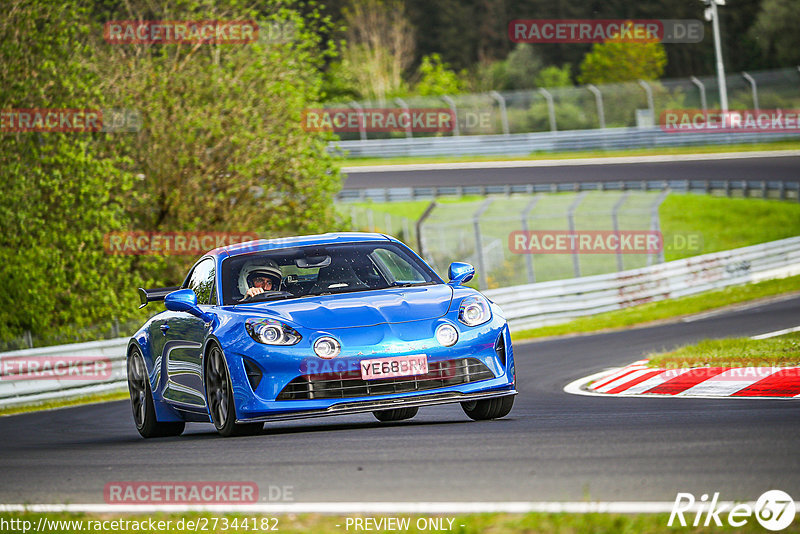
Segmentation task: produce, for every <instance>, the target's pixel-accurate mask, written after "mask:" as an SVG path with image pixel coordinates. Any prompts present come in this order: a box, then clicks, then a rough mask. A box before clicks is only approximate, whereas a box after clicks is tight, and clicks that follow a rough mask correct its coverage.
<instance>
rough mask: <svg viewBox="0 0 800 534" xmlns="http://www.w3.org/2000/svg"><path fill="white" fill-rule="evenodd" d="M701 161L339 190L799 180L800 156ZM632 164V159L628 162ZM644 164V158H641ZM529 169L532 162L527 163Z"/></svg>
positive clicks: (428, 178) (371, 176)
mask: <svg viewBox="0 0 800 534" xmlns="http://www.w3.org/2000/svg"><path fill="white" fill-rule="evenodd" d="M742 156H743V157H741V158H733V159H701V160H695V161H659V162H652V161H638V162H632V163H603V164H596V165H578V164H575V163H570V161H569V160H563V162H561V161H560V162H558V164H556V165H547V166H530V167H526V166H522V167H503V166H500V165H498V167H497V168H479V169H460V168H458V169H447V168H441V169H428V170H389V171H387V170H382V171H363V170H361V171H359V172H353V173H351V174H349V175H347V178H346V180H345V182H344V185H343V187H344V188H345V189H364V188H371V187H376V188H385V187H430V186H456V185H459V186H475V185H517V184H559V183H574V182H616V181H623V180H625V181H638V180H648V181H649V180H653V181H663V180H667V181H671V180H723V181H728V180H732V181H741V180H755V181H761V180H766V181H778V182H781V181H783V182H788V181H797V180H800V156H765V157H751V156H748V155H747V153H743V154H742ZM634 159H636V158H634ZM642 159H646V158H642ZM533 163H534V164H535V162H533Z"/></svg>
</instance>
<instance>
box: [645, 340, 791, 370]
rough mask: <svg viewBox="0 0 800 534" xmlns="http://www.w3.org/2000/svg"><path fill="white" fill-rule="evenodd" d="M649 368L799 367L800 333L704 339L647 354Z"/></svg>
mask: <svg viewBox="0 0 800 534" xmlns="http://www.w3.org/2000/svg"><path fill="white" fill-rule="evenodd" d="M647 357H648V358H649V359H650V362H649V365H650V366H651V367H660V368H666V369H678V368H683V369H686V368H690V367H705V366H709V367H773V366H780V367H791V366H797V365H800V332H795V333H791V334H786V335H783V336H777V337H772V338H767V339H750V338H746V337H742V338H732V339H706V340H703V341H701V342H700V343H697V344H695V345H686V346H684V347H680V348H678V349H676V350H673V351H671V352H663V353H657V354H650V355H648V356H647Z"/></svg>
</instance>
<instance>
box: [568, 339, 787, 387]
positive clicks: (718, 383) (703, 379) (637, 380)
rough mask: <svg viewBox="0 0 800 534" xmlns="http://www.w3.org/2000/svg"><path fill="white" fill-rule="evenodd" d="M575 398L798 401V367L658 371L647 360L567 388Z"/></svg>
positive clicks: (595, 376)
mask: <svg viewBox="0 0 800 534" xmlns="http://www.w3.org/2000/svg"><path fill="white" fill-rule="evenodd" d="M797 330H798V329H797V328H790V329H786V330H780V331H778V332H770V333H768V334H762V335H760V336H754V337H753V339H764V338H767V337H774V336H775V335H781V334H784V333H788V332H793V331H797ZM564 391H565V392H567V393H572V394H576V395H596V396H609V395H613V396H634V395H635V396H648V397H662V398H663V397H692V398H721V397H734V398H736V397H738V398H743V397H746V398H754V399H798V398H800V367H694V368H681V369H659V368H654V367H649V366H648V365H647V360H639V361H637V362H633V363H632V364H630V365H628V366H625V367H622V368H618V369H610V370H606V371H603V372H600V373H596V374H594V375H592V376H587V377H585V378H581V379H579V380H576V381H574V382H572V383H570V384H568V385H567V386H566V387H565V388H564Z"/></svg>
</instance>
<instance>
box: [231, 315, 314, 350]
mask: <svg viewBox="0 0 800 534" xmlns="http://www.w3.org/2000/svg"><path fill="white" fill-rule="evenodd" d="M244 326H245V328H246V329H247V333H248V334H250V337H252V338H253V339H254V340H256V341H258V342H259V343H263V344H264V345H295V344H296V343H298V342H299V341H300V340H301V339H303V336H301V335H300V334H299V333H298V332H297V330H295V329H294V328H292V327H291V326H289V325H286V324H283V323H281V322H279V321H275V320H274V319H248V320H247V321H245V323H244Z"/></svg>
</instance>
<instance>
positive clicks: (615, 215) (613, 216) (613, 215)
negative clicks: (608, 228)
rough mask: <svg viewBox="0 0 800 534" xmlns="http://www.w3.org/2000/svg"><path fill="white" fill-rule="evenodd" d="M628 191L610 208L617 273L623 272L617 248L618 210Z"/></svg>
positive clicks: (619, 247) (620, 254)
mask: <svg viewBox="0 0 800 534" xmlns="http://www.w3.org/2000/svg"><path fill="white" fill-rule="evenodd" d="M630 194H631V192H630V191H626V192H624V193H622V196H621V197H620V198H619V200H617V201H616V202H615V203H614V207H613V208H611V224H612V226H613V227H614V235H616V236H617V272H619V271H622V270H623V265H622V247H621V246H619V209H620V208H621V207H622V205H623V204H624V203H625V201H626V200H627V199H628V195H630Z"/></svg>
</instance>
